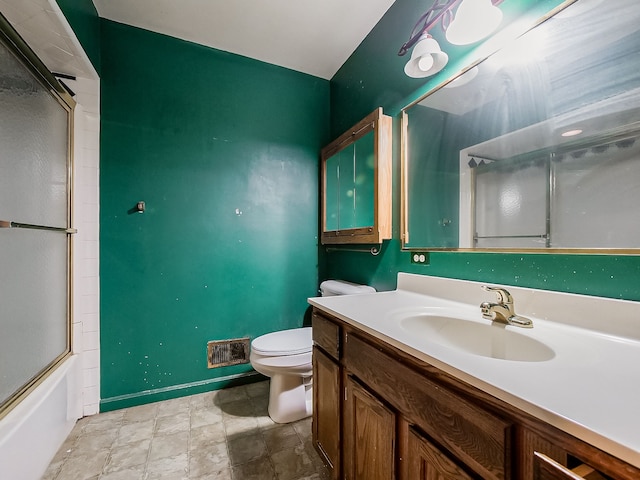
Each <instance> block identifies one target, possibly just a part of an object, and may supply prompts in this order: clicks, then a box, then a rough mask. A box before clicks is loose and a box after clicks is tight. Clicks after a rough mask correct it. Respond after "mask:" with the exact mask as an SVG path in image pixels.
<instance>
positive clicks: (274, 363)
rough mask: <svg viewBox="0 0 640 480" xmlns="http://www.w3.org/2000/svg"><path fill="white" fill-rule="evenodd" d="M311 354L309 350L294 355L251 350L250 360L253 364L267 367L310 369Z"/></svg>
mask: <svg viewBox="0 0 640 480" xmlns="http://www.w3.org/2000/svg"><path fill="white" fill-rule="evenodd" d="M311 356H312V353H311V352H306V353H297V354H295V355H279V356H277V357H274V356H271V355H261V354H259V353H256V352H252V354H251V361H252V362H253V363H254V364H257V365H261V366H262V367H267V368H282V369H292V368H293V369H296V370H297V369H301V370H311V358H312V357H311ZM301 367H302V368H301Z"/></svg>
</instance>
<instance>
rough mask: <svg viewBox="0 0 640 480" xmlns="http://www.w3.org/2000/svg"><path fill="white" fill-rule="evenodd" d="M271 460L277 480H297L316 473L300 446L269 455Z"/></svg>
mask: <svg viewBox="0 0 640 480" xmlns="http://www.w3.org/2000/svg"><path fill="white" fill-rule="evenodd" d="M271 460H272V461H273V465H274V467H275V470H276V474H277V476H278V480H299V479H300V478H303V477H307V476H311V475H313V474H315V473H317V471H316V468H315V465H314V464H313V462H312V461H311V458H309V456H308V455H307V452H306V451H305V448H304V445H302V444H300V445H298V446H297V447H295V448H293V449H287V450H281V451H279V452H275V453H274V454H272V455H271Z"/></svg>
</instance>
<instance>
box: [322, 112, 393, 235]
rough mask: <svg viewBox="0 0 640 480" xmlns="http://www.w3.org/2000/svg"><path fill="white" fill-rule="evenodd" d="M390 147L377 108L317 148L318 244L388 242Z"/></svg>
mask: <svg viewBox="0 0 640 480" xmlns="http://www.w3.org/2000/svg"><path fill="white" fill-rule="evenodd" d="M391 142H392V123H391V117H389V116H387V115H384V114H383V113H382V108H378V109H376V110H375V111H374V112H372V113H371V114H369V115H367V116H366V117H365V118H364V119H362V120H361V121H360V122H358V123H356V124H355V125H354V126H353V127H351V128H350V129H349V130H347V131H346V132H345V133H343V134H342V135H340V136H339V137H338V138H336V139H335V140H334V141H333V142H331V143H330V144H329V145H327V146H326V147H324V148H323V149H322V151H321V168H322V170H321V171H322V194H321V195H322V198H321V204H322V235H321V241H322V243H323V244H340V243H348V244H356V243H360V244H373V243H378V244H379V243H382V241H383V240H386V239H390V238H391V157H392V151H391Z"/></svg>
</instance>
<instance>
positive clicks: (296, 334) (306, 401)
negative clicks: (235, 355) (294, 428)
mask: <svg viewBox="0 0 640 480" xmlns="http://www.w3.org/2000/svg"><path fill="white" fill-rule="evenodd" d="M375 291H376V290H375V289H374V288H373V287H369V286H367V285H358V284H355V283H350V282H344V281H340V280H327V281H325V282H322V284H321V285H320V292H321V294H322V296H323V297H328V296H332V295H353V294H361V293H371V292H375ZM312 347H313V339H312V336H311V327H303V328H293V329H289V330H281V331H279V332H272V333H267V334H265V335H261V336H259V337H257V338H255V339H254V340H253V341H252V342H251V354H250V356H249V360H250V362H251V366H252V367H253V368H254V369H255V370H256V371H257V372H259V373H261V374H262V375H265V376H267V377H270V379H271V380H270V386H269V416H270V417H271V419H272V420H273V421H274V422H276V423H289V422H295V421H296V420H300V419H302V418H305V417H308V416H309V415H311V408H312V407H311V406H312V403H313V381H312V373H313V369H312V366H311V354H312Z"/></svg>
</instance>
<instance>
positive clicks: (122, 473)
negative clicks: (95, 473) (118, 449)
mask: <svg viewBox="0 0 640 480" xmlns="http://www.w3.org/2000/svg"><path fill="white" fill-rule="evenodd" d="M143 478H144V465H137V466H135V467H128V468H124V469H121V470H118V471H115V472H110V473H105V474H103V475H101V476H100V480H143Z"/></svg>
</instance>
